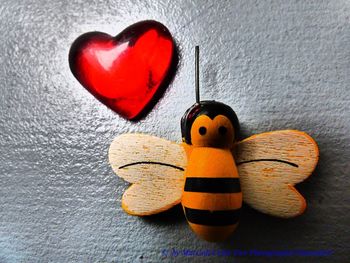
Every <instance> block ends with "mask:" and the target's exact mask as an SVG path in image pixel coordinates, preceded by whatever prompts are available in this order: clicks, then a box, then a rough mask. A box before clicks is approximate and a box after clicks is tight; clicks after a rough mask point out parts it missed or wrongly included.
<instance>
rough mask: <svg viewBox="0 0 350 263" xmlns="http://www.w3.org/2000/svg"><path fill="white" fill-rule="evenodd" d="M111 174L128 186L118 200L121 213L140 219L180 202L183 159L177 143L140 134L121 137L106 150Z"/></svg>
mask: <svg viewBox="0 0 350 263" xmlns="http://www.w3.org/2000/svg"><path fill="white" fill-rule="evenodd" d="M109 162H110V164H111V166H112V169H113V171H114V172H115V173H116V174H117V175H118V176H119V177H121V178H123V179H124V180H126V181H127V182H129V183H132V185H131V186H130V187H129V188H128V189H127V190H126V191H125V192H124V194H123V197H122V207H123V209H124V210H125V211H126V212H127V213H129V214H132V215H138V216H144V215H152V214H156V213H159V212H162V211H165V210H167V209H169V208H171V207H172V206H174V205H176V204H178V203H179V202H180V201H181V195H182V189H183V185H184V168H185V166H186V162H187V157H186V153H185V150H184V148H183V147H182V146H181V145H180V144H177V143H174V142H170V141H167V140H165V139H161V138H158V137H154V136H149V135H144V134H123V135H120V136H118V137H116V138H115V139H114V140H113V142H112V144H111V146H110V148H109Z"/></svg>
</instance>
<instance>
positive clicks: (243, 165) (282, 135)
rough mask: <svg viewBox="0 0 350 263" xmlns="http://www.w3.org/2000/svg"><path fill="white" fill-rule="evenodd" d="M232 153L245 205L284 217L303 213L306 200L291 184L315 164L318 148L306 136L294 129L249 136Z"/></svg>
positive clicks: (302, 178)
mask: <svg viewBox="0 0 350 263" xmlns="http://www.w3.org/2000/svg"><path fill="white" fill-rule="evenodd" d="M234 154H235V157H236V164H237V167H238V170H239V176H240V182H241V188H242V192H243V200H244V201H245V202H246V203H247V204H249V205H250V206H252V207H253V208H255V209H257V210H259V211H261V212H263V213H266V214H270V215H273V216H277V217H284V218H289V217H294V216H298V215H300V214H302V213H303V212H304V210H305V208H306V201H305V199H304V197H303V196H302V195H301V194H300V193H299V192H298V190H297V189H295V187H294V185H295V184H297V183H299V182H302V181H303V180H305V179H306V178H307V177H309V176H310V175H311V173H312V172H313V170H314V169H315V167H316V164H317V162H318V155H319V152H318V147H317V144H316V142H315V141H314V140H313V139H312V138H311V137H310V136H309V135H307V134H306V133H304V132H300V131H296V130H282V131H273V132H265V133H261V134H257V135H253V136H251V137H249V138H247V139H245V140H243V141H241V142H238V143H237V145H236V147H235V149H234Z"/></svg>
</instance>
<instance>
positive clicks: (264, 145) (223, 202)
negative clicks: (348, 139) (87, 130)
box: [109, 47, 319, 242]
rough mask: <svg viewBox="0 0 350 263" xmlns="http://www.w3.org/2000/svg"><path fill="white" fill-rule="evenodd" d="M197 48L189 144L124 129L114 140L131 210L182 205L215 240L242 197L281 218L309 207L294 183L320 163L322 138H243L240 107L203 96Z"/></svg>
mask: <svg viewBox="0 0 350 263" xmlns="http://www.w3.org/2000/svg"><path fill="white" fill-rule="evenodd" d="M198 56H199V50H198V47H196V101H197V102H196V103H195V104H194V105H193V106H192V107H191V108H189V109H188V110H187V111H186V113H185V114H184V116H183V117H182V120H181V131H182V137H183V142H182V143H174V142H170V141H167V140H164V139H161V138H157V137H154V136H149V135H144V134H123V135H121V136H118V137H117V138H115V139H114V141H113V142H112V144H111V146H110V149H109V161H110V164H111V166H112V168H113V170H114V171H115V173H116V174H117V175H118V176H119V177H121V178H123V179H125V180H126V181H128V182H130V183H131V184H132V185H131V186H130V187H129V188H128V189H127V190H126V191H125V193H124V195H123V198H122V207H123V209H124V210H125V211H126V212H127V213H129V214H131V215H138V216H145V215H152V214H156V213H159V212H162V211H165V210H167V209H169V208H171V207H173V206H174V205H176V204H179V203H180V202H181V205H182V207H183V210H184V214H185V216H186V219H187V221H188V223H189V225H190V227H191V228H192V230H193V231H194V232H195V233H196V234H197V235H198V236H200V237H201V238H203V239H205V240H208V241H213V242H215V241H222V240H225V239H227V238H228V237H229V236H230V235H231V234H232V233H233V231H234V230H235V228H236V227H237V225H238V221H239V215H240V212H241V206H242V201H244V202H246V203H247V204H249V205H250V206H252V207H253V208H255V209H257V210H259V211H261V212H263V213H266V214H269V215H273V216H277V217H283V218H290V217H295V216H298V215H300V214H302V213H303V212H304V210H305V208H306V202H305V199H304V198H303V196H302V195H301V194H300V193H299V192H298V191H297V190H296V189H295V188H294V185H295V184H296V183H299V182H301V181H303V180H304V179H306V178H307V177H308V176H310V175H311V173H312V172H313V170H314V169H315V166H316V164H317V162H318V154H319V153H318V147H317V144H316V142H315V141H314V140H313V139H312V138H311V137H310V136H309V135H307V134H306V133H304V132H300V131H296V130H282V131H273V132H267V133H262V134H258V135H254V136H251V137H249V138H247V139H245V140H243V141H238V142H237V138H238V134H239V122H238V118H237V116H236V114H235V112H234V111H233V110H232V109H231V108H230V107H229V106H227V105H225V104H223V103H220V102H216V101H200V99H199V77H198V76H199V59H198Z"/></svg>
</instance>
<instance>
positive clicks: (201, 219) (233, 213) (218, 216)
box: [185, 207, 241, 226]
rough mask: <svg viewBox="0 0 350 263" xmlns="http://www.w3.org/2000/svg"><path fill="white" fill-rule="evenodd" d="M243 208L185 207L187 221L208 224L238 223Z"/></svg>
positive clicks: (225, 224)
mask: <svg viewBox="0 0 350 263" xmlns="http://www.w3.org/2000/svg"><path fill="white" fill-rule="evenodd" d="M240 212H241V209H233V210H218V211H212V212H211V211H209V210H200V209H193V208H188V207H185V215H186V218H187V221H189V222H191V223H194V224H198V225H206V226H228V225H233V224H236V223H237V222H238V220H239V216H240Z"/></svg>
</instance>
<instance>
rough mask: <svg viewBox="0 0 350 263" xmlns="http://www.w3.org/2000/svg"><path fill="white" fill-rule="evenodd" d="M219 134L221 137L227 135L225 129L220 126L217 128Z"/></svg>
mask: <svg viewBox="0 0 350 263" xmlns="http://www.w3.org/2000/svg"><path fill="white" fill-rule="evenodd" d="M219 133H220V134H221V135H225V134H226V133H227V128H226V127H224V126H220V127H219Z"/></svg>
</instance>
